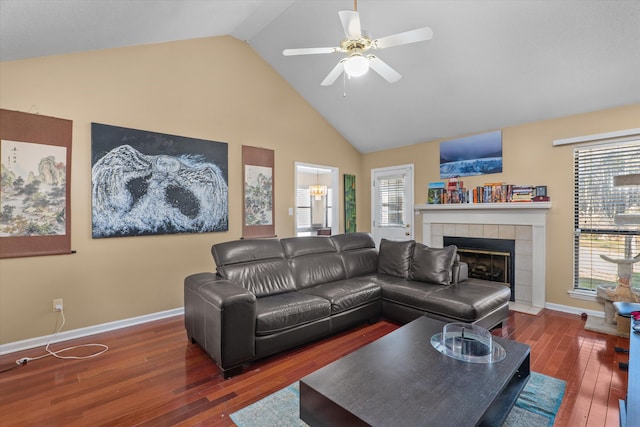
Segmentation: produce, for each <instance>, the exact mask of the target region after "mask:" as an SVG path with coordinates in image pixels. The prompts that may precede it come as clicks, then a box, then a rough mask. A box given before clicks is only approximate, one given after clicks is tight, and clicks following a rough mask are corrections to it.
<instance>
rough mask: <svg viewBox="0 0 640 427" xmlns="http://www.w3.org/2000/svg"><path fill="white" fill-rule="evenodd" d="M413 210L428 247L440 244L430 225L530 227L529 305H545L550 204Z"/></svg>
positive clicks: (421, 207) (462, 205)
mask: <svg viewBox="0 0 640 427" xmlns="http://www.w3.org/2000/svg"><path fill="white" fill-rule="evenodd" d="M414 209H415V211H416V213H420V214H422V242H423V243H424V244H426V245H430V246H438V245H440V244H441V242H438V241H434V239H433V238H432V237H433V236H432V230H433V229H432V225H433V224H445V225H446V224H471V225H498V226H499V225H517V226H520V225H522V226H530V227H531V240H532V242H531V244H532V254H531V263H532V265H531V272H530V275H531V277H530V279H528V280H527V281H529V280H530V281H531V305H532V306H534V307H538V308H542V307H544V306H545V294H546V283H545V280H546V269H545V265H546V234H547V231H546V227H547V220H546V217H547V212H548V211H549V209H551V202H530V203H529V202H517V203H515V202H514V203H460V204H439V205H438V204H427V205H416V206H415V207H414ZM470 237H473V236H470ZM435 240H438V239H435ZM440 240H441V239H440ZM516 298H517V294H516Z"/></svg>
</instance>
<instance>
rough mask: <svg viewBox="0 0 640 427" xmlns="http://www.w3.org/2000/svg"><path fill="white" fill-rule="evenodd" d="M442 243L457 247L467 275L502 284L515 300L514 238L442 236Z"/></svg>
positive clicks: (512, 299)
mask: <svg viewBox="0 0 640 427" xmlns="http://www.w3.org/2000/svg"><path fill="white" fill-rule="evenodd" d="M443 243H444V246H448V245H456V246H457V247H458V255H460V261H462V262H466V263H467V264H468V266H469V277H472V278H476V279H483V280H489V281H492V282H498V283H501V284H504V285H505V286H507V287H509V288H510V289H511V301H515V286H514V277H515V274H514V266H515V246H516V245H515V240H509V239H486V238H475V237H450V236H444V237H443Z"/></svg>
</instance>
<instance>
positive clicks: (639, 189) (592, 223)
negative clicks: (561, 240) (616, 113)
mask: <svg viewBox="0 0 640 427" xmlns="http://www.w3.org/2000/svg"><path fill="white" fill-rule="evenodd" d="M574 171H575V181H574V183H575V199H574V213H575V216H574V221H575V240H574V288H575V289H577V290H590V291H595V289H596V286H599V285H612V284H615V283H616V281H617V271H618V265H617V264H614V263H611V262H607V261H605V260H604V259H602V258H601V255H606V256H608V257H610V258H613V259H624V258H630V257H633V256H635V255H636V254H637V253H638V252H640V237H639V236H640V224H633V223H632V222H633V221H628V220H625V218H628V216H629V215H638V214H640V186H637V185H636V186H622V185H620V186H616V185H614V177H616V176H621V175H630V174H639V173H640V140H634V141H628V142H624V143H618V144H615V145H614V144H608V145H597V146H595V145H591V146H584V147H577V148H575V149H574ZM625 215H626V217H625ZM639 264H640V263H636V264H634V265H633V268H634V269H633V278H632V280H631V283H632V284H634V285H635V286H638V285H640V283H639V282H640V265H639Z"/></svg>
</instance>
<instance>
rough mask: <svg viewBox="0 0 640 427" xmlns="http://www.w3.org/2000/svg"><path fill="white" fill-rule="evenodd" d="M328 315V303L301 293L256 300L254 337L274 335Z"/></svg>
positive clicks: (329, 310) (329, 308)
mask: <svg viewBox="0 0 640 427" xmlns="http://www.w3.org/2000/svg"><path fill="white" fill-rule="evenodd" d="M330 314H331V304H330V303H329V301H327V300H326V299H324V298H320V297H317V296H314V295H309V294H305V293H302V292H287V293H284V294H278V295H272V296H267V297H263V298H258V299H257V301H256V335H257V336H264V335H270V334H274V333H277V332H281V331H284V330H287V329H291V328H294V327H296V326H300V325H303V324H305V323H309V322H313V321H314V320H318V319H323V318H325V317H329V315H330Z"/></svg>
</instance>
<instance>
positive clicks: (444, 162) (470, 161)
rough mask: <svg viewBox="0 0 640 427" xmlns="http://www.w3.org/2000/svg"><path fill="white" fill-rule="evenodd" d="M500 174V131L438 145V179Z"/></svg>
mask: <svg viewBox="0 0 640 427" xmlns="http://www.w3.org/2000/svg"><path fill="white" fill-rule="evenodd" d="M500 172H502V131H501V130H497V131H494V132H488V133H483V134H481V135H473V136H467V137H464V138H459V139H452V140H450V141H444V142H441V143H440V178H454V177H457V176H471V175H484V174H490V173H500Z"/></svg>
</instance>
